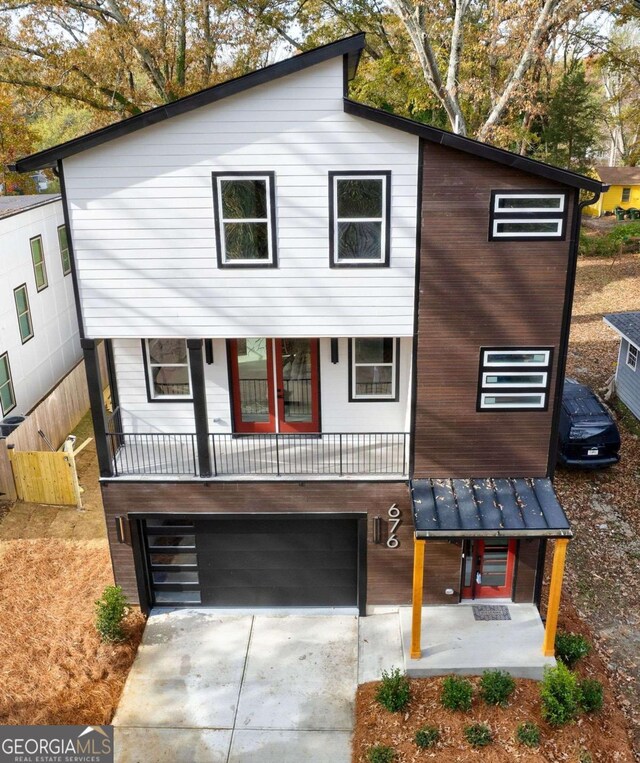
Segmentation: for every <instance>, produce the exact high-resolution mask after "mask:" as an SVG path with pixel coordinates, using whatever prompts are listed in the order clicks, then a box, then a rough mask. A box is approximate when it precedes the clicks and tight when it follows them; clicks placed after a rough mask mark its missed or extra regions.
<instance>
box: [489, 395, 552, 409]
mask: <svg viewBox="0 0 640 763" xmlns="http://www.w3.org/2000/svg"><path fill="white" fill-rule="evenodd" d="M544 404H545V394H544V393H543V392H540V393H538V394H535V395H532V394H529V393H526V392H509V393H505V394H489V393H484V392H483V393H482V395H481V398H480V406H481V407H482V408H518V409H519V408H544Z"/></svg>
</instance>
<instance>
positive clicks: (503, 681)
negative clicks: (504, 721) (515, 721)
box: [480, 670, 516, 707]
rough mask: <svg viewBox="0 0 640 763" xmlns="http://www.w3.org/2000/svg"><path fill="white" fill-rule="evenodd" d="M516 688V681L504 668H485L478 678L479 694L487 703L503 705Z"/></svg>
mask: <svg viewBox="0 0 640 763" xmlns="http://www.w3.org/2000/svg"><path fill="white" fill-rule="evenodd" d="M515 688H516V682H515V681H514V680H513V678H512V677H511V676H510V675H509V674H508V673H507V672H506V671H504V670H485V672H484V673H483V675H482V678H481V679H480V696H481V697H482V699H483V700H484V701H485V702H486V703H487V705H500V707H505V706H506V705H507V702H508V700H509V697H510V696H511V695H512V694H513V692H514V690H515Z"/></svg>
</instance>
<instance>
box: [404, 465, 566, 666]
mask: <svg viewBox="0 0 640 763" xmlns="http://www.w3.org/2000/svg"><path fill="white" fill-rule="evenodd" d="M411 490H412V498H413V519H414V567H413V599H412V607H411V609H410V610H409V609H407V610H406V611H405V612H404V613H401V626H402V633H403V642H404V647H405V648H404V654H405V666H406V670H407V673H408V674H409V675H416V676H419V675H438V674H442V673H456V672H461V673H472V674H473V673H482V672H483V671H484V670H487V669H491V668H500V669H503V670H508V671H509V672H511V673H512V674H513V675H516V676H521V677H531V678H541V677H542V674H543V671H544V667H545V666H546V665H549V664H553V663H554V651H555V650H554V644H555V635H556V627H557V622H558V612H559V607H560V597H561V591H562V579H563V574H564V563H565V556H566V550H567V544H568V541H569V539H570V537H571V535H572V533H571V528H570V525H569V521H568V519H567V517H566V515H565V513H564V511H563V509H562V507H561V506H560V503H559V502H558V499H557V497H556V495H555V492H554V490H553V486H552V484H551V481H550V480H549V479H492V478H483V479H464V480H463V479H450V480H436V479H418V480H413V481H412V485H411ZM532 539H539V542H540V549H541V553H539V554H538V558H537V561H536V564H535V567H536V569H535V577H534V579H535V583H534V584H533V587H532V589H531V601H530V602H519V603H516V602H515V601H514V592H515V590H516V580H515V577H516V575H515V573H514V569H515V563H516V561H517V559H516V560H515V561H514V559H513V558H512V556H513V555H516V556H517V553H518V549H519V548H520V544H521V543H522V542H523V541H531V540H532ZM549 540H553V541H554V550H553V567H552V575H551V581H550V587H549V597H548V606H547V612H546V618H545V621H544V624H543V620H542V619H541V616H540V613H539V600H540V587H541V583H542V575H543V569H544V557H545V553H544V552H545V549H546V544H547V541H549ZM437 541H439V542H440V546H442V544H443V541H444V542H445V543H450V544H453V545H454V546H456V548H459V549H461V555H460V569H459V584H458V585H457V586H456V590H454V588H453V586H452V587H451V588H447V589H446V593H447V594H449V595H450V596H451V599H450V601H451V604H448V603H447V604H446V605H444V606H425V586H426V585H428V582H429V576H430V575H436V574H438V572H437V569H436V568H435V567H434V565H433V564H430V549H432V548H433V549H435V548H436V546H437V543H436V542H437ZM485 548H490V549H491V550H492V551H494V552H496V553H493V554H492V555H489V556H488V557H487V556H486V555H485V558H477V559H476V556H478V557H479V556H480V555H481V554H482V552H483V550H484V549H485ZM469 549H471V551H469ZM477 549H480V551H478V550H477ZM469 554H471V556H472V558H471V559H469Z"/></svg>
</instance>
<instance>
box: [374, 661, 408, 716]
mask: <svg viewBox="0 0 640 763" xmlns="http://www.w3.org/2000/svg"><path fill="white" fill-rule="evenodd" d="M410 699H411V689H410V687H409V679H408V678H407V677H406V676H405V675H404V674H403V673H401V672H400V670H399V669H398V668H394V669H393V670H391V672H390V673H387V671H386V670H383V671H382V679H381V680H380V685H379V686H378V688H377V689H376V700H377V701H378V702H379V704H381V705H382V707H384V708H385V709H386V710H388V711H389V712H391V713H397V712H400V710H404V709H405V707H406V706H407V705H408V704H409V700H410Z"/></svg>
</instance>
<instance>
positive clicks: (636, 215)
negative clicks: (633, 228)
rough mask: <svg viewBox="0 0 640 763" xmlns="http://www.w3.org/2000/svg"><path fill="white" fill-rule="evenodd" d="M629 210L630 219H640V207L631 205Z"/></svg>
mask: <svg viewBox="0 0 640 763" xmlns="http://www.w3.org/2000/svg"><path fill="white" fill-rule="evenodd" d="M628 211H629V219H630V220H640V209H636V208H635V207H631V208H630V209H629V210H628Z"/></svg>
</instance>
